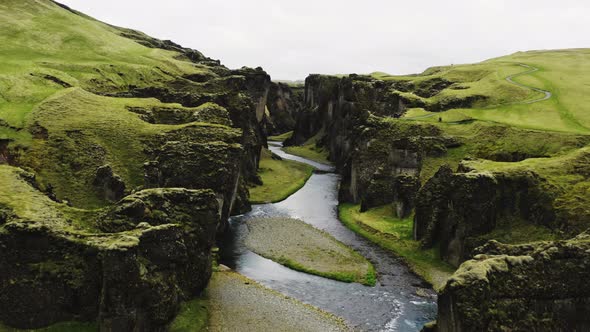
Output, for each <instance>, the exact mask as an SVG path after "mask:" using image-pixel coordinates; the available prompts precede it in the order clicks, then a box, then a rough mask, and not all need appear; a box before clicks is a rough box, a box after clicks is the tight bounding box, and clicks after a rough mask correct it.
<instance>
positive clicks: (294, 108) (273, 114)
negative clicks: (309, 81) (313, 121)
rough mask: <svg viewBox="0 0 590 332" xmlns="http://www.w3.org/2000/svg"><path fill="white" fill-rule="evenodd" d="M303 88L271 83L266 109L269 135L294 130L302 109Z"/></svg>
mask: <svg viewBox="0 0 590 332" xmlns="http://www.w3.org/2000/svg"><path fill="white" fill-rule="evenodd" d="M303 98H304V86H302V85H301V86H299V85H288V84H285V83H274V82H273V83H272V85H271V86H270V90H269V92H268V100H267V109H268V117H267V118H268V124H267V130H268V134H269V135H280V134H283V133H286V132H288V131H292V130H293V129H295V124H296V118H297V114H298V113H299V112H300V111H301V109H302V108H303Z"/></svg>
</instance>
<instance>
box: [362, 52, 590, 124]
mask: <svg viewBox="0 0 590 332" xmlns="http://www.w3.org/2000/svg"><path fill="white" fill-rule="evenodd" d="M521 64H524V65H528V66H531V67H533V68H537V69H538V71H536V72H533V73H528V74H524V75H518V76H515V77H514V81H515V82H517V83H521V84H524V85H526V86H529V87H535V88H538V89H542V90H546V91H550V92H551V93H552V96H551V98H550V99H548V100H546V101H541V102H536V103H532V104H531V103H527V102H528V101H531V100H534V99H538V98H540V97H542V96H543V94H542V93H540V92H538V91H534V90H532V89H527V88H525V87H522V86H518V85H515V84H512V83H510V82H508V81H507V80H506V78H507V77H508V76H511V75H515V74H517V73H526V72H528V71H530V69H529V68H526V67H523V66H522V65H521ZM588 72H590V49H569V50H554V51H530V52H518V53H515V54H512V55H509V56H504V57H500V58H495V59H491V60H488V61H484V62H481V63H477V64H468V65H453V66H445V67H433V68H430V69H428V70H427V71H425V72H424V73H422V74H419V75H413V76H412V75H411V76H391V75H387V74H384V73H374V74H373V76H375V77H377V78H380V79H384V80H388V81H394V82H396V86H397V87H398V89H400V91H401V95H402V96H405V97H407V98H408V99H410V100H419V101H421V102H423V103H425V104H426V106H428V105H431V104H443V105H444V104H445V103H446V104H448V103H449V101H450V100H451V101H452V100H454V99H461V98H463V99H465V98H469V97H473V98H474V100H475V102H474V103H473V104H472V105H470V107H462V105H458V106H456V107H451V108H450V109H448V110H446V111H444V112H440V113H438V112H437V113H435V114H432V112H427V111H425V110H424V109H425V108H428V107H425V108H424V107H422V108H417V109H412V110H410V112H408V113H407V114H406V118H408V119H414V120H420V121H429V122H438V121H439V118H441V119H442V122H443V123H449V122H451V123H452V124H456V123H457V122H459V121H465V120H478V121H482V122H488V123H489V122H491V123H502V124H507V125H512V126H518V127H522V128H528V129H537V130H545V131H560V132H570V133H578V134H588V133H590V96H589V94H588V93H587V91H588V86H589V85H590V77H588V75H584V74H583V73H588ZM441 81H443V82H447V83H443V84H441V83H440V82H441ZM437 82H438V86H437V85H436V84H437ZM408 85H409V87H410V89H406V88H407V87H408ZM441 87H444V88H443V89H442V90H440V88H441ZM402 90H407V91H402ZM429 93H430V94H432V93H435V94H434V95H432V96H430V95H429ZM420 95H422V96H420Z"/></svg>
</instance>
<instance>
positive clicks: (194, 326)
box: [170, 297, 209, 332]
mask: <svg viewBox="0 0 590 332" xmlns="http://www.w3.org/2000/svg"><path fill="white" fill-rule="evenodd" d="M208 305H209V302H208V300H207V299H205V298H202V297H201V298H198V299H194V300H191V301H188V302H184V303H182V304H181V306H180V312H179V313H178V315H177V316H176V318H174V320H173V321H172V323H171V324H170V332H200V331H204V330H205V329H206V327H207V323H208V319H209V311H208Z"/></svg>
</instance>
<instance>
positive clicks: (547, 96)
mask: <svg viewBox="0 0 590 332" xmlns="http://www.w3.org/2000/svg"><path fill="white" fill-rule="evenodd" d="M518 65H519V66H521V67H524V68H527V69H529V70H527V71H523V72H520V73H516V74H512V75H510V76H507V77H506V81H507V82H508V83H510V84H514V85H516V86H519V87H521V88H525V89H529V90H533V91H536V92H540V93H543V94H544V96H543V97H541V98H536V99H532V100H524V101H516V102H512V103H505V104H500V105H494V106H490V107H487V108H495V107H500V106H506V105H517V104H522V105H528V104H533V103H538V102H541V101H545V100H548V99H550V98H551V97H552V96H553V94H552V93H551V91H547V90H543V89H539V88H535V87H532V86H528V85H525V84H522V83H518V82H516V81H514V78H516V77H518V76H522V75H529V74H532V73H534V72H537V71H539V68H536V67H533V66H529V65H525V64H524V63H519V64H518ZM439 113H440V112H434V113H432V114H425V115H418V116H413V117H410V118H401V119H403V120H419V119H425V118H430V117H433V116H436V115H437V114H439ZM460 122H461V121H451V122H445V123H447V124H458V123H460Z"/></svg>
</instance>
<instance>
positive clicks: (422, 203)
mask: <svg viewBox="0 0 590 332" xmlns="http://www.w3.org/2000/svg"><path fill="white" fill-rule="evenodd" d="M545 182H546V180H544V179H543V178H541V177H539V176H538V175H537V174H535V173H533V172H530V171H529V172H516V173H504V172H494V173H492V172H468V173H453V171H452V170H451V169H450V168H448V167H446V166H443V167H441V169H440V170H439V171H438V172H437V173H436V174H435V176H434V177H432V178H431V179H430V180H429V181H428V182H427V183H426V184H425V185H424V186H423V187H422V188H421V189H420V191H419V193H418V196H417V198H416V202H417V203H416V215H415V218H414V238H415V239H416V240H421V241H422V246H423V247H425V248H431V247H433V246H435V245H438V246H440V253H441V257H442V258H443V259H444V260H445V261H447V262H449V263H450V264H452V265H455V266H458V265H459V264H460V263H461V262H463V261H464V260H465V259H467V258H469V257H470V255H471V253H472V250H473V249H474V248H475V247H477V246H479V245H481V244H483V243H481V241H482V240H480V239H478V236H480V235H483V234H486V233H490V232H492V231H493V230H494V229H495V228H496V227H497V225H498V224H499V223H500V221H501V220H502V219H507V218H515V219H519V220H525V221H527V222H529V223H532V224H535V225H539V226H542V227H548V228H552V227H553V228H554V227H555V224H554V221H555V212H554V209H553V205H552V202H553V199H554V197H553V196H552V195H551V193H549V192H546V191H545V190H544V186H543V184H544V183H545ZM483 241H485V240H483Z"/></svg>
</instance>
